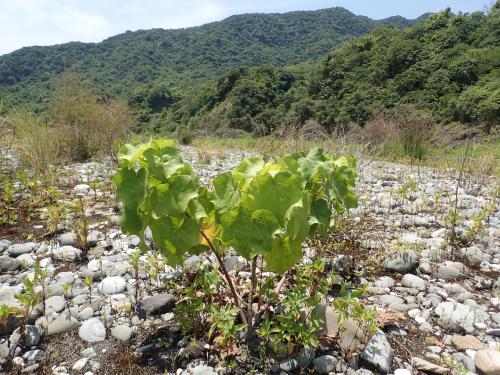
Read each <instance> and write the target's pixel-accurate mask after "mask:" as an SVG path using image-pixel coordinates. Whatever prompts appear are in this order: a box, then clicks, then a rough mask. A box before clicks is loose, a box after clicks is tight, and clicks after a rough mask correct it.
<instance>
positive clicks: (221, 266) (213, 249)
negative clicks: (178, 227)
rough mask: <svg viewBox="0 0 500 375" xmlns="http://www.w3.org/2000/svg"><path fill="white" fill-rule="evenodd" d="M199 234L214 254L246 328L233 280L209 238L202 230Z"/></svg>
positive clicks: (246, 322)
mask: <svg viewBox="0 0 500 375" xmlns="http://www.w3.org/2000/svg"><path fill="white" fill-rule="evenodd" d="M200 233H201V235H202V236H203V238H205V240H206V241H207V243H208V246H209V247H210V250H212V252H213V253H214V254H215V257H216V258H217V261H218V262H219V266H220V269H221V270H222V273H223V274H224V277H225V278H226V282H227V284H228V286H229V289H230V290H231V293H232V294H233V301H234V305H235V306H236V307H237V308H238V310H239V314H240V318H241V321H242V322H243V324H245V325H247V326H248V321H247V318H246V316H245V313H244V312H243V309H242V307H241V304H240V298H239V296H238V293H237V292H236V288H235V287H234V284H233V280H232V279H231V276H229V272H227V269H226V266H224V261H223V260H222V258H221V257H220V255H219V254H218V253H217V250H215V247H214V245H213V244H212V241H210V238H208V236H207V235H206V233H205V232H204V231H203V229H201V230H200Z"/></svg>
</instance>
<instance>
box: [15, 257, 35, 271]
mask: <svg viewBox="0 0 500 375" xmlns="http://www.w3.org/2000/svg"><path fill="white" fill-rule="evenodd" d="M16 259H17V260H18V261H20V262H21V265H22V266H23V267H24V268H28V267H32V266H34V265H35V258H33V255H31V254H21V255H19V256H18V257H17V258H16Z"/></svg>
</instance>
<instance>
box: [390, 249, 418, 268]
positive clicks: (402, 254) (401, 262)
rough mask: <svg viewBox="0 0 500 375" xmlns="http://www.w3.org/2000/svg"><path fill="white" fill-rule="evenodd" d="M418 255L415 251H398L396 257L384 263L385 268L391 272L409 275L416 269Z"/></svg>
mask: <svg viewBox="0 0 500 375" xmlns="http://www.w3.org/2000/svg"><path fill="white" fill-rule="evenodd" d="M417 263H418V258H417V254H415V252H413V251H398V252H397V253H396V255H395V256H393V257H392V258H389V259H387V260H385V261H384V263H383V267H384V268H385V269H387V270H389V271H393V272H399V273H407V272H410V271H412V270H414V269H415V267H416V266H417Z"/></svg>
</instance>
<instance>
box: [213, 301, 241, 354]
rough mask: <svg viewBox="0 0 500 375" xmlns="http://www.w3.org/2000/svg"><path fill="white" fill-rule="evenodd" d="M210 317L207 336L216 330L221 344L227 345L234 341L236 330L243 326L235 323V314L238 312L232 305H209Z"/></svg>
mask: <svg viewBox="0 0 500 375" xmlns="http://www.w3.org/2000/svg"><path fill="white" fill-rule="evenodd" d="M210 312H211V314H212V315H211V317H212V326H211V327H210V330H209V331H208V338H209V339H210V338H212V335H213V334H214V333H215V332H217V333H218V334H219V335H220V336H221V337H222V341H221V345H222V346H223V347H227V346H228V344H230V341H234V339H235V337H236V334H237V333H238V331H241V330H242V329H243V328H244V327H245V326H244V325H243V324H236V323H235V316H236V315H237V314H238V313H237V311H236V310H235V309H234V308H233V307H232V306H225V307H217V306H216V305H210Z"/></svg>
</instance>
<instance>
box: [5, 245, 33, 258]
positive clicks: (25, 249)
mask: <svg viewBox="0 0 500 375" xmlns="http://www.w3.org/2000/svg"><path fill="white" fill-rule="evenodd" d="M32 250H33V246H32V244H24V243H16V244H14V245H10V246H9V247H8V248H7V252H8V253H9V254H10V255H12V256H14V257H17V256H19V255H22V254H27V253H29V252H31V251H32Z"/></svg>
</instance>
